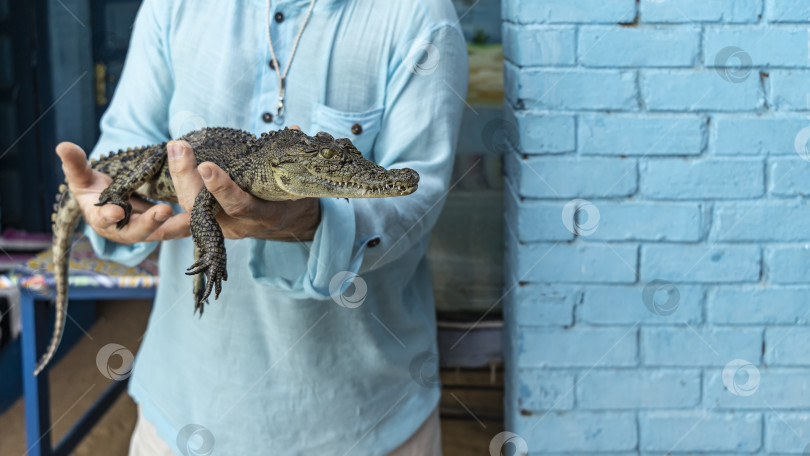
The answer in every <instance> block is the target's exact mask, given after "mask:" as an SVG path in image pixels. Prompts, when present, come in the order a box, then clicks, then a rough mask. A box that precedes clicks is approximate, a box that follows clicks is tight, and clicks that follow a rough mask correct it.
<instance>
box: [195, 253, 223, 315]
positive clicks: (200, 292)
mask: <svg viewBox="0 0 810 456" xmlns="http://www.w3.org/2000/svg"><path fill="white" fill-rule="evenodd" d="M203 273H204V274H205V279H204V280H197V279H196V278H195V280H194V300H195V304H194V312H195V313H196V312H197V311H198V310H199V311H200V315H202V313H203V305H204V304H206V303H207V302H208V297H209V296H210V295H211V291H214V299H219V293H220V292H221V291H222V281H223V280H228V270H227V268H226V257H225V251H224V250H222V251H219V252H209V251H204V252H202V255H201V256H200V258H199V259H198V260H197V261H195V262H194V264H192V265H191V266H190V267H189V268H188V270H187V272H186V275H197V274H203Z"/></svg>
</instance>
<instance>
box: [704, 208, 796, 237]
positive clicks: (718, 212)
mask: <svg viewBox="0 0 810 456" xmlns="http://www.w3.org/2000/svg"><path fill="white" fill-rule="evenodd" d="M712 221H713V222H712V228H711V231H710V232H709V240H711V241H732V242H733V241H755V242H763V241H774V242H792V241H806V240H810V231H808V230H807V229H806V227H807V226H810V205H808V204H807V203H805V202H804V201H784V202H783V201H768V202H767V203H763V202H756V201H752V202H748V201H746V202H718V203H716V204H715V206H714V216H713V217H712Z"/></svg>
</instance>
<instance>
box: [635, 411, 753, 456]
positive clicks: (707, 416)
mask: <svg viewBox="0 0 810 456" xmlns="http://www.w3.org/2000/svg"><path fill="white" fill-rule="evenodd" d="M639 428H640V433H641V435H640V443H639V447H640V448H641V451H662V452H666V453H667V454H668V453H670V452H682V451H696V452H701V453H702V452H706V451H733V452H737V453H739V452H746V453H749V452H753V451H756V450H758V449H759V448H760V446H761V445H762V417H761V415H760V414H759V413H717V412H709V411H694V412H679V411H673V412H649V413H642V414H641V415H640V416H639Z"/></svg>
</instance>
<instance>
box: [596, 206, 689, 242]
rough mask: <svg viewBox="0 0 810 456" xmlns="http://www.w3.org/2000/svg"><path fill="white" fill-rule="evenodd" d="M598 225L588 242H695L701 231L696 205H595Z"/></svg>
mask: <svg viewBox="0 0 810 456" xmlns="http://www.w3.org/2000/svg"><path fill="white" fill-rule="evenodd" d="M592 204H593V205H594V207H596V209H597V210H598V211H599V225H598V226H597V227H596V229H595V230H594V231H593V233H592V234H589V235H588V240H597V239H598V240H609V241H634V240H645V241H697V240H699V239H700V237H701V235H702V232H703V228H702V219H703V216H702V213H703V208H702V207H701V205H700V204H699V203H646V202H632V201H631V202H621V203H615V202H612V201H595V202H592Z"/></svg>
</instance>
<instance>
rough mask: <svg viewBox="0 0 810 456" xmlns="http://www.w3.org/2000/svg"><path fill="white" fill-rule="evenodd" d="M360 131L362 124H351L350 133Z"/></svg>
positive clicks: (361, 130) (358, 132)
mask: <svg viewBox="0 0 810 456" xmlns="http://www.w3.org/2000/svg"><path fill="white" fill-rule="evenodd" d="M362 132H363V126H362V125H360V124H359V123H356V124H354V125H352V133H354V134H356V135H359V134H360V133H362Z"/></svg>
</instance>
